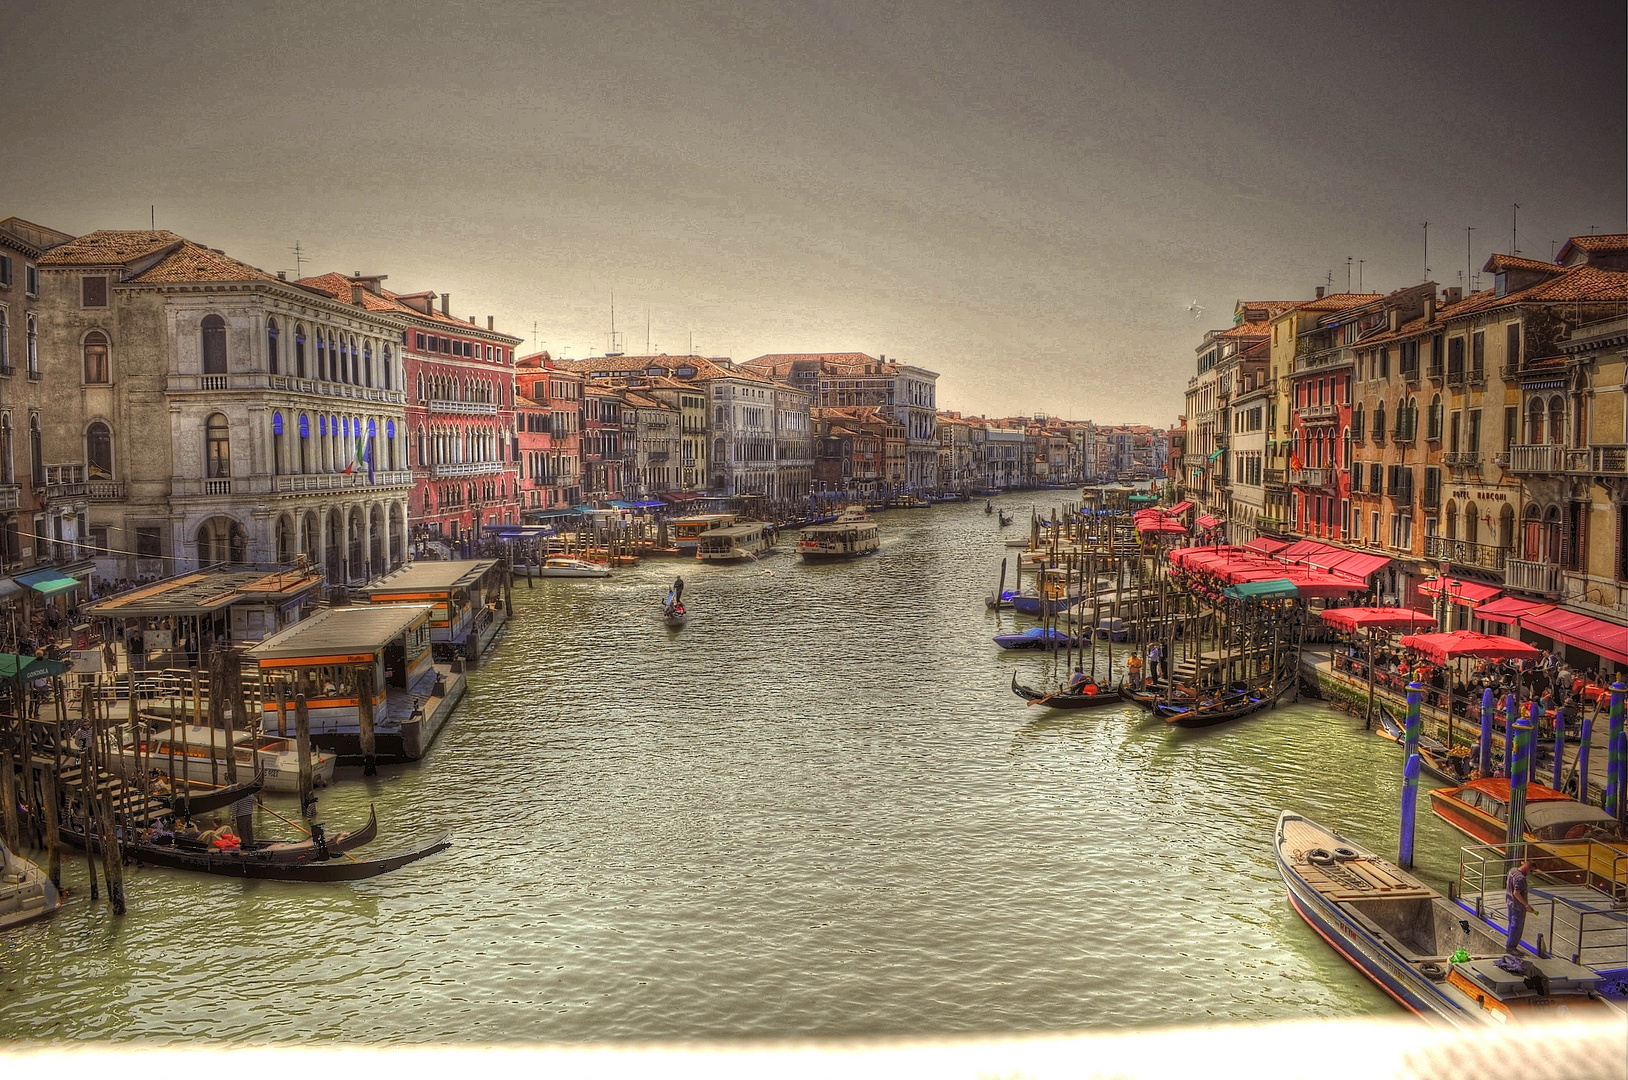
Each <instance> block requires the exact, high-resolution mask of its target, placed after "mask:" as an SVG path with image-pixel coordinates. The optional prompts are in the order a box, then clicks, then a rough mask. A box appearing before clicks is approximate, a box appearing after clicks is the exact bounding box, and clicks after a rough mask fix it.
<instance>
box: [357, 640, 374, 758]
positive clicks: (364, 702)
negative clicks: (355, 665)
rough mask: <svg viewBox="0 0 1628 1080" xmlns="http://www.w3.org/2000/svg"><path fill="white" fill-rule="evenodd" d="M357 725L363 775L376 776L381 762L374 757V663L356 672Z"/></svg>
mask: <svg viewBox="0 0 1628 1080" xmlns="http://www.w3.org/2000/svg"><path fill="white" fill-rule="evenodd" d="M356 695H357V696H356V727H357V731H358V733H359V735H360V737H361V743H362V775H363V776H376V775H378V772H379V763H378V760H377V758H375V757H374V740H373V665H372V664H371V663H370V664H367V665H365V666H363V667H362V669H361V670H360V671H358V672H357V673H356Z"/></svg>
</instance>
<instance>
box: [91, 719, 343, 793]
mask: <svg viewBox="0 0 1628 1080" xmlns="http://www.w3.org/2000/svg"><path fill="white" fill-rule="evenodd" d="M146 720H147V723H148V726H149V728H151V729H154V730H150V731H149V732H148V733H147V735H146V736H145V737H144V739H143V741H142V746H143V747H145V749H143V750H142V751H141V752H140V754H139V756H138V754H137V751H136V742H135V740H134V739H133V738H132V737H131V736H130V732H129V729H128V728H125V729H124V732H123V735H122V737H121V738H120V739H119V740H118V745H117V746H116V747H115V748H114V751H113V754H112V755H111V759H112V760H111V761H110V762H109V764H110V765H111V766H112V769H113V771H114V772H116V773H118V774H119V775H120V776H123V777H124V778H125V779H126V780H136V779H138V774H139V773H140V771H142V770H153V769H156V770H157V771H158V772H159V774H160V775H162V776H166V777H167V776H169V774H170V761H171V759H172V758H173V759H174V761H175V775H176V778H177V779H180V778H181V777H182V776H185V778H186V779H187V780H189V781H191V782H193V783H205V784H208V783H215V782H217V781H218V780H219V779H220V778H221V777H223V776H225V775H226V752H227V747H226V733H225V732H224V731H221V730H220V729H219V728H209V727H205V726H202V725H198V724H187V725H185V726H184V728H183V726H182V725H177V726H175V727H174V728H166V727H164V721H162V720H157V719H155V718H153V717H147V718H146ZM211 735H213V744H211ZM232 756H233V758H234V759H235V760H236V762H237V768H238V774H239V775H242V774H244V773H246V772H249V771H250V770H253V771H254V772H255V773H258V774H259V775H260V777H261V783H262V784H263V785H264V787H265V790H267V791H278V792H294V791H298V790H299V789H300V760H299V752H298V749H297V748H296V747H295V745H294V740H293V739H284V738H278V737H276V736H273V735H251V734H249V733H247V732H241V731H240V732H238V733H237V736H236V741H235V742H234V743H233V744H232ZM336 763H337V759H336V757H335V755H334V754H331V753H329V752H327V751H323V750H316V749H313V750H312V751H311V781H312V783H313V784H314V785H315V786H316V787H326V786H327V785H328V784H330V783H332V782H333V778H334V765H335V764H336Z"/></svg>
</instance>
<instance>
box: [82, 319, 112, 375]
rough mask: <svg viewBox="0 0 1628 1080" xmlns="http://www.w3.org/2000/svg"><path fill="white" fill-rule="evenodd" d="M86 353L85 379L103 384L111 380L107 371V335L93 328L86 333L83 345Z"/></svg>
mask: <svg viewBox="0 0 1628 1080" xmlns="http://www.w3.org/2000/svg"><path fill="white" fill-rule="evenodd" d="M83 349H84V355H85V381H86V382H87V383H96V384H103V383H107V382H109V381H110V380H109V379H108V372H107V335H106V334H104V333H102V332H101V331H100V330H92V331H91V332H90V333H88V334H86V335H85V344H84V346H83Z"/></svg>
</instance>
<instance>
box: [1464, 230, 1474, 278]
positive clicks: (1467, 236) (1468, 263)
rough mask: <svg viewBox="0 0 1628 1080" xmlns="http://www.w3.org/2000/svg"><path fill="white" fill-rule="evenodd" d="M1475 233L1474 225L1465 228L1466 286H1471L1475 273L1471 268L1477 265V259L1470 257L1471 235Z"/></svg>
mask: <svg viewBox="0 0 1628 1080" xmlns="http://www.w3.org/2000/svg"><path fill="white" fill-rule="evenodd" d="M1473 232H1475V226H1474V225H1466V226H1464V284H1465V285H1466V286H1468V285H1469V284H1470V275H1471V274H1472V273H1473V271H1472V270H1471V269H1470V267H1472V266H1474V265H1475V259H1474V257H1472V256H1471V255H1470V234H1471V233H1473Z"/></svg>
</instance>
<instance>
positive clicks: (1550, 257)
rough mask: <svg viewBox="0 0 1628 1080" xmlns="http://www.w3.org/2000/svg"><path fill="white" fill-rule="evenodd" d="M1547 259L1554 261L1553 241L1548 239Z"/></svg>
mask: <svg viewBox="0 0 1628 1080" xmlns="http://www.w3.org/2000/svg"><path fill="white" fill-rule="evenodd" d="M1549 261H1550V262H1554V261H1555V242H1554V241H1553V240H1550V241H1549Z"/></svg>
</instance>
